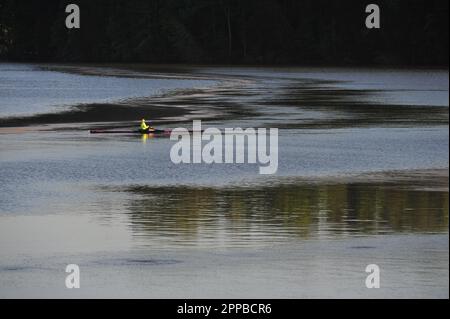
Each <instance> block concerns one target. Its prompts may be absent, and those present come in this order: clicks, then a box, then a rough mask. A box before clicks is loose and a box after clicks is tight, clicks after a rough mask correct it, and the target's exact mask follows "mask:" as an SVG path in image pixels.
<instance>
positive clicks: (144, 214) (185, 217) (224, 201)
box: [127, 184, 448, 239]
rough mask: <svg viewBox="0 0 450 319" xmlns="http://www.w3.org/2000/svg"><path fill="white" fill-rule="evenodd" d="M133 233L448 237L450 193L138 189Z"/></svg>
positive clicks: (374, 188) (354, 187)
mask: <svg viewBox="0 0 450 319" xmlns="http://www.w3.org/2000/svg"><path fill="white" fill-rule="evenodd" d="M127 191H129V192H131V193H132V194H134V195H135V196H133V197H132V198H133V203H132V204H131V205H130V206H128V207H129V211H130V217H131V224H132V227H134V228H136V229H139V230H142V231H144V232H145V233H147V234H150V235H167V236H176V237H177V236H178V237H180V236H181V238H191V239H193V238H196V237H198V236H210V237H211V238H216V237H217V236H218V234H219V233H220V232H227V233H229V234H231V235H232V236H236V237H237V238H246V237H248V236H252V235H253V234H258V236H266V237H267V238H268V239H269V238H274V239H275V238H282V237H286V236H300V237H311V236H315V235H317V233H318V231H319V228H320V231H326V234H327V235H331V236H337V235H340V234H344V233H360V234H377V233H384V232H445V231H447V230H448V192H441V191H426V190H423V191H421V190H411V189H402V188H400V187H398V186H397V187H395V188H394V187H392V185H390V187H389V186H388V185H379V184H377V185H375V184H367V185H364V184H336V185H321V184H295V185H278V186H268V187H257V188H256V189H250V188H243V187H242V188H232V189H231V188H203V187H202V188H195V187H158V188H156V187H133V188H129V189H127Z"/></svg>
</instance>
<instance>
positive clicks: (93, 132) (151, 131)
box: [90, 129, 172, 134]
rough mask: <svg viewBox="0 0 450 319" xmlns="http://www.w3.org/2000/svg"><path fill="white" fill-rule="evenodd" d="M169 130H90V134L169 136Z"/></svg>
mask: <svg viewBox="0 0 450 319" xmlns="http://www.w3.org/2000/svg"><path fill="white" fill-rule="evenodd" d="M171 132H172V130H171V129H166V130H157V129H154V130H90V133H91V134H170V133H171Z"/></svg>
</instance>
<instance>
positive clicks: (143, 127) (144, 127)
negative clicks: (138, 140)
mask: <svg viewBox="0 0 450 319" xmlns="http://www.w3.org/2000/svg"><path fill="white" fill-rule="evenodd" d="M148 128H149V126H148V125H147V124H146V123H145V121H142V122H141V130H146V129H148Z"/></svg>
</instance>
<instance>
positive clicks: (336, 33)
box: [0, 0, 448, 66]
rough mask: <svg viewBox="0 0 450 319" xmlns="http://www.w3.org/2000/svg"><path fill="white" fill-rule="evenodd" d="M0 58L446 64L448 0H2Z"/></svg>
mask: <svg viewBox="0 0 450 319" xmlns="http://www.w3.org/2000/svg"><path fill="white" fill-rule="evenodd" d="M69 3H75V4H78V5H79V6H80V10H81V29H71V30H68V29H67V28H66V27H65V18H66V16H67V13H65V7H66V5H68V4H69ZM369 3H376V4H378V5H379V6H380V8H381V29H378V30H377V29H370V30H369V29H367V28H366V27H365V19H366V16H367V14H366V13H365V7H366V5H367V4H369ZM0 58H1V59H8V60H18V61H70V62H151V63H174V62H177V63H178V62H179V63H238V64H300V65H308V64H336V65H341V64H342V65H343V64H354V65H357V64H360V65H361V64H378V65H440V66H447V65H448V0H411V1H408V0H374V1H360V0H347V1H338V0H334V1H332V0H97V1H94V0H70V1H67V0H45V1H42V0H35V1H32V0H28V1H27V0H0Z"/></svg>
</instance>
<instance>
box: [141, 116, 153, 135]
mask: <svg viewBox="0 0 450 319" xmlns="http://www.w3.org/2000/svg"><path fill="white" fill-rule="evenodd" d="M153 130H154V128H153V127H151V126H148V125H147V123H145V119H142V121H141V131H142V132H146V133H148V131H153Z"/></svg>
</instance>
